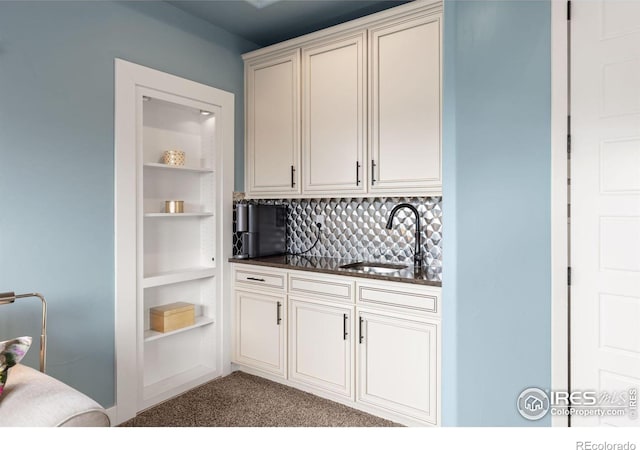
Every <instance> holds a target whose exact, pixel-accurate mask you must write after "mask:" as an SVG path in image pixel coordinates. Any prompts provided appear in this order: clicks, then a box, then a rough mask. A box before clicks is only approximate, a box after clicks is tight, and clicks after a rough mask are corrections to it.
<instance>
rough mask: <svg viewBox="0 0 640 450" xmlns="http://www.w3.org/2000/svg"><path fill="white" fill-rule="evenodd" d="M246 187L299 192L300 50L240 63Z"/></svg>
mask: <svg viewBox="0 0 640 450" xmlns="http://www.w3.org/2000/svg"><path fill="white" fill-rule="evenodd" d="M245 82H246V86H245V90H246V108H247V110H246V140H247V142H246V162H245V164H246V169H247V170H246V174H245V176H246V179H247V181H246V183H247V185H246V189H247V194H249V195H258V196H260V195H262V196H264V195H284V196H290V195H292V194H299V193H300V96H299V92H300V50H299V49H295V50H293V51H289V52H287V53H284V54H279V55H277V56H275V57H269V58H267V59H260V60H255V61H252V62H249V63H247V64H246V66H245Z"/></svg>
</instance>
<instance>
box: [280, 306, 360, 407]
mask: <svg viewBox="0 0 640 450" xmlns="http://www.w3.org/2000/svg"><path fill="white" fill-rule="evenodd" d="M289 300H290V355H289V361H290V365H289V379H290V380H294V381H299V382H302V383H305V384H309V385H311V386H314V387H319V388H322V389H326V390H328V391H331V392H333V393H336V394H339V395H343V396H345V397H348V398H351V397H352V385H353V380H352V374H353V360H352V357H351V356H352V351H351V348H352V342H353V340H352V338H351V329H352V321H353V308H348V307H336V306H329V305H326V304H320V303H317V302H309V301H304V300H303V299H299V298H295V297H289ZM345 332H346V335H345Z"/></svg>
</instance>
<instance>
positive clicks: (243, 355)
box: [234, 291, 287, 376]
mask: <svg viewBox="0 0 640 450" xmlns="http://www.w3.org/2000/svg"><path fill="white" fill-rule="evenodd" d="M286 323H287V321H286V310H285V301H284V296H283V295H272V294H266V293H253V292H245V291H236V298H235V325H236V329H235V341H234V362H237V363H238V364H243V365H246V366H249V367H253V368H256V369H260V370H265V371H268V372H271V373H274V374H276V375H282V376H285V371H286V360H285V348H286V347H285V345H286V342H285V339H286V331H285V328H286Z"/></svg>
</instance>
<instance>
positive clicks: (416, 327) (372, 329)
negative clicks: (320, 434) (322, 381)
mask: <svg viewBox="0 0 640 450" xmlns="http://www.w3.org/2000/svg"><path fill="white" fill-rule="evenodd" d="M357 320H358V345H357V358H358V365H357V373H358V394H357V398H356V400H357V401H358V402H361V403H363V404H368V405H371V406H374V407H379V408H384V409H386V410H389V411H392V412H394V413H397V414H401V415H404V416H408V417H411V418H413V419H416V420H419V421H424V422H428V423H431V424H434V425H436V424H437V423H438V414H437V411H438V391H437V386H439V383H438V370H437V368H438V340H439V329H438V328H439V327H438V322H427V321H421V320H419V319H416V318H413V317H412V318H402V316H399V315H398V314H396V313H393V314H388V313H385V312H378V311H373V310H361V309H359V310H358V314H357Z"/></svg>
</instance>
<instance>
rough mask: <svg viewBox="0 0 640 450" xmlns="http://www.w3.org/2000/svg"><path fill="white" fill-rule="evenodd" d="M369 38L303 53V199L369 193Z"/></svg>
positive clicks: (354, 38) (347, 39) (336, 42)
mask: <svg viewBox="0 0 640 450" xmlns="http://www.w3.org/2000/svg"><path fill="white" fill-rule="evenodd" d="M365 46H366V34H365V32H360V33H358V34H355V35H351V36H346V37H341V38H339V39H337V40H334V41H331V42H329V43H326V42H325V43H322V44H320V45H315V46H311V47H305V48H303V49H302V120H303V126H302V160H303V161H302V163H303V166H304V176H303V177H302V179H303V183H304V189H303V191H304V193H309V194H313V193H323V192H324V193H329V194H333V193H335V192H347V193H358V192H365V190H366V179H365V172H366V163H365V149H366V127H367V123H366V95H367V90H366V85H367V78H366V73H367V67H366V61H365V57H366V51H365Z"/></svg>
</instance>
